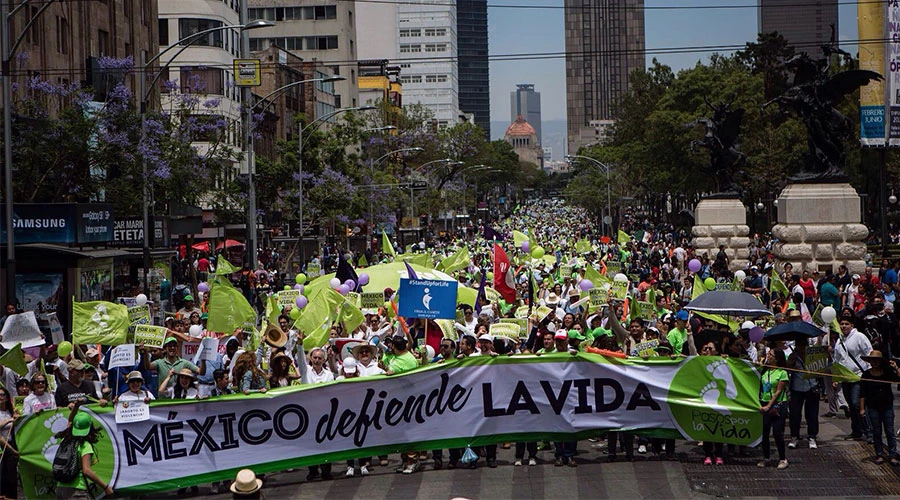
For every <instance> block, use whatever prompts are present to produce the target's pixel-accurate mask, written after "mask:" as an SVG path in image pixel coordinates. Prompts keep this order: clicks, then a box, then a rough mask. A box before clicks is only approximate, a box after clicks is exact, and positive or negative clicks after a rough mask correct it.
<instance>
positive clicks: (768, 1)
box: [758, 0, 838, 57]
mask: <svg viewBox="0 0 900 500" xmlns="http://www.w3.org/2000/svg"><path fill="white" fill-rule="evenodd" d="M758 20H759V32H760V33H772V32H773V31H777V32H778V33H780V34H781V36H783V37H784V38H785V40H787V41H788V43H789V44H790V45H791V46H793V47H794V49H795V50H796V51H797V52H806V53H807V54H809V55H810V56H813V57H819V56H821V55H822V45H823V44H827V43H828V42H829V41H830V40H831V25H834V29H835V32H837V25H838V4H837V2H832V1H824V0H818V1H815V2H797V1H795V0H759V10H758Z"/></svg>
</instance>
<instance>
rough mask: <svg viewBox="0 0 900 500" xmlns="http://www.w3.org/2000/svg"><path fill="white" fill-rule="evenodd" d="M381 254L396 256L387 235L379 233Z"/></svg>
mask: <svg viewBox="0 0 900 500" xmlns="http://www.w3.org/2000/svg"><path fill="white" fill-rule="evenodd" d="M381 253H383V254H385V255H397V252H395V251H394V245H391V239H390V238H388V235H387V233H381Z"/></svg>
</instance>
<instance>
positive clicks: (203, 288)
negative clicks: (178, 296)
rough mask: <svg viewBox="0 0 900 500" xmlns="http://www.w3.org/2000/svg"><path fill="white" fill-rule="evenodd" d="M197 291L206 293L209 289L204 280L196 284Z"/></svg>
mask: <svg viewBox="0 0 900 500" xmlns="http://www.w3.org/2000/svg"><path fill="white" fill-rule="evenodd" d="M197 291H198V292H200V293H206V292H208V291H209V285H207V284H206V282H205V281H204V282H202V283H200V284H199V285H197Z"/></svg>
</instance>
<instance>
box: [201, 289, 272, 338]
mask: <svg viewBox="0 0 900 500" xmlns="http://www.w3.org/2000/svg"><path fill="white" fill-rule="evenodd" d="M276 319H277V318H276ZM248 322H249V323H253V324H254V325H255V324H256V311H255V310H254V309H253V307H252V306H251V305H250V303H249V302H247V298H246V297H244V294H242V293H241V291H240V290H238V289H237V288H235V287H234V286H232V285H231V283H230V282H228V281H226V280H213V281H211V282H210V284H209V321H208V322H207V324H206V328H207V329H208V330H209V331H212V332H222V333H231V332H233V331H234V329H235V328H243V327H244V323H248Z"/></svg>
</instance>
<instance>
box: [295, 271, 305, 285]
mask: <svg viewBox="0 0 900 500" xmlns="http://www.w3.org/2000/svg"><path fill="white" fill-rule="evenodd" d="M294 281H296V282H297V284H298V285H302V284H304V283H306V275H305V274H303V273H297V276H294Z"/></svg>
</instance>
